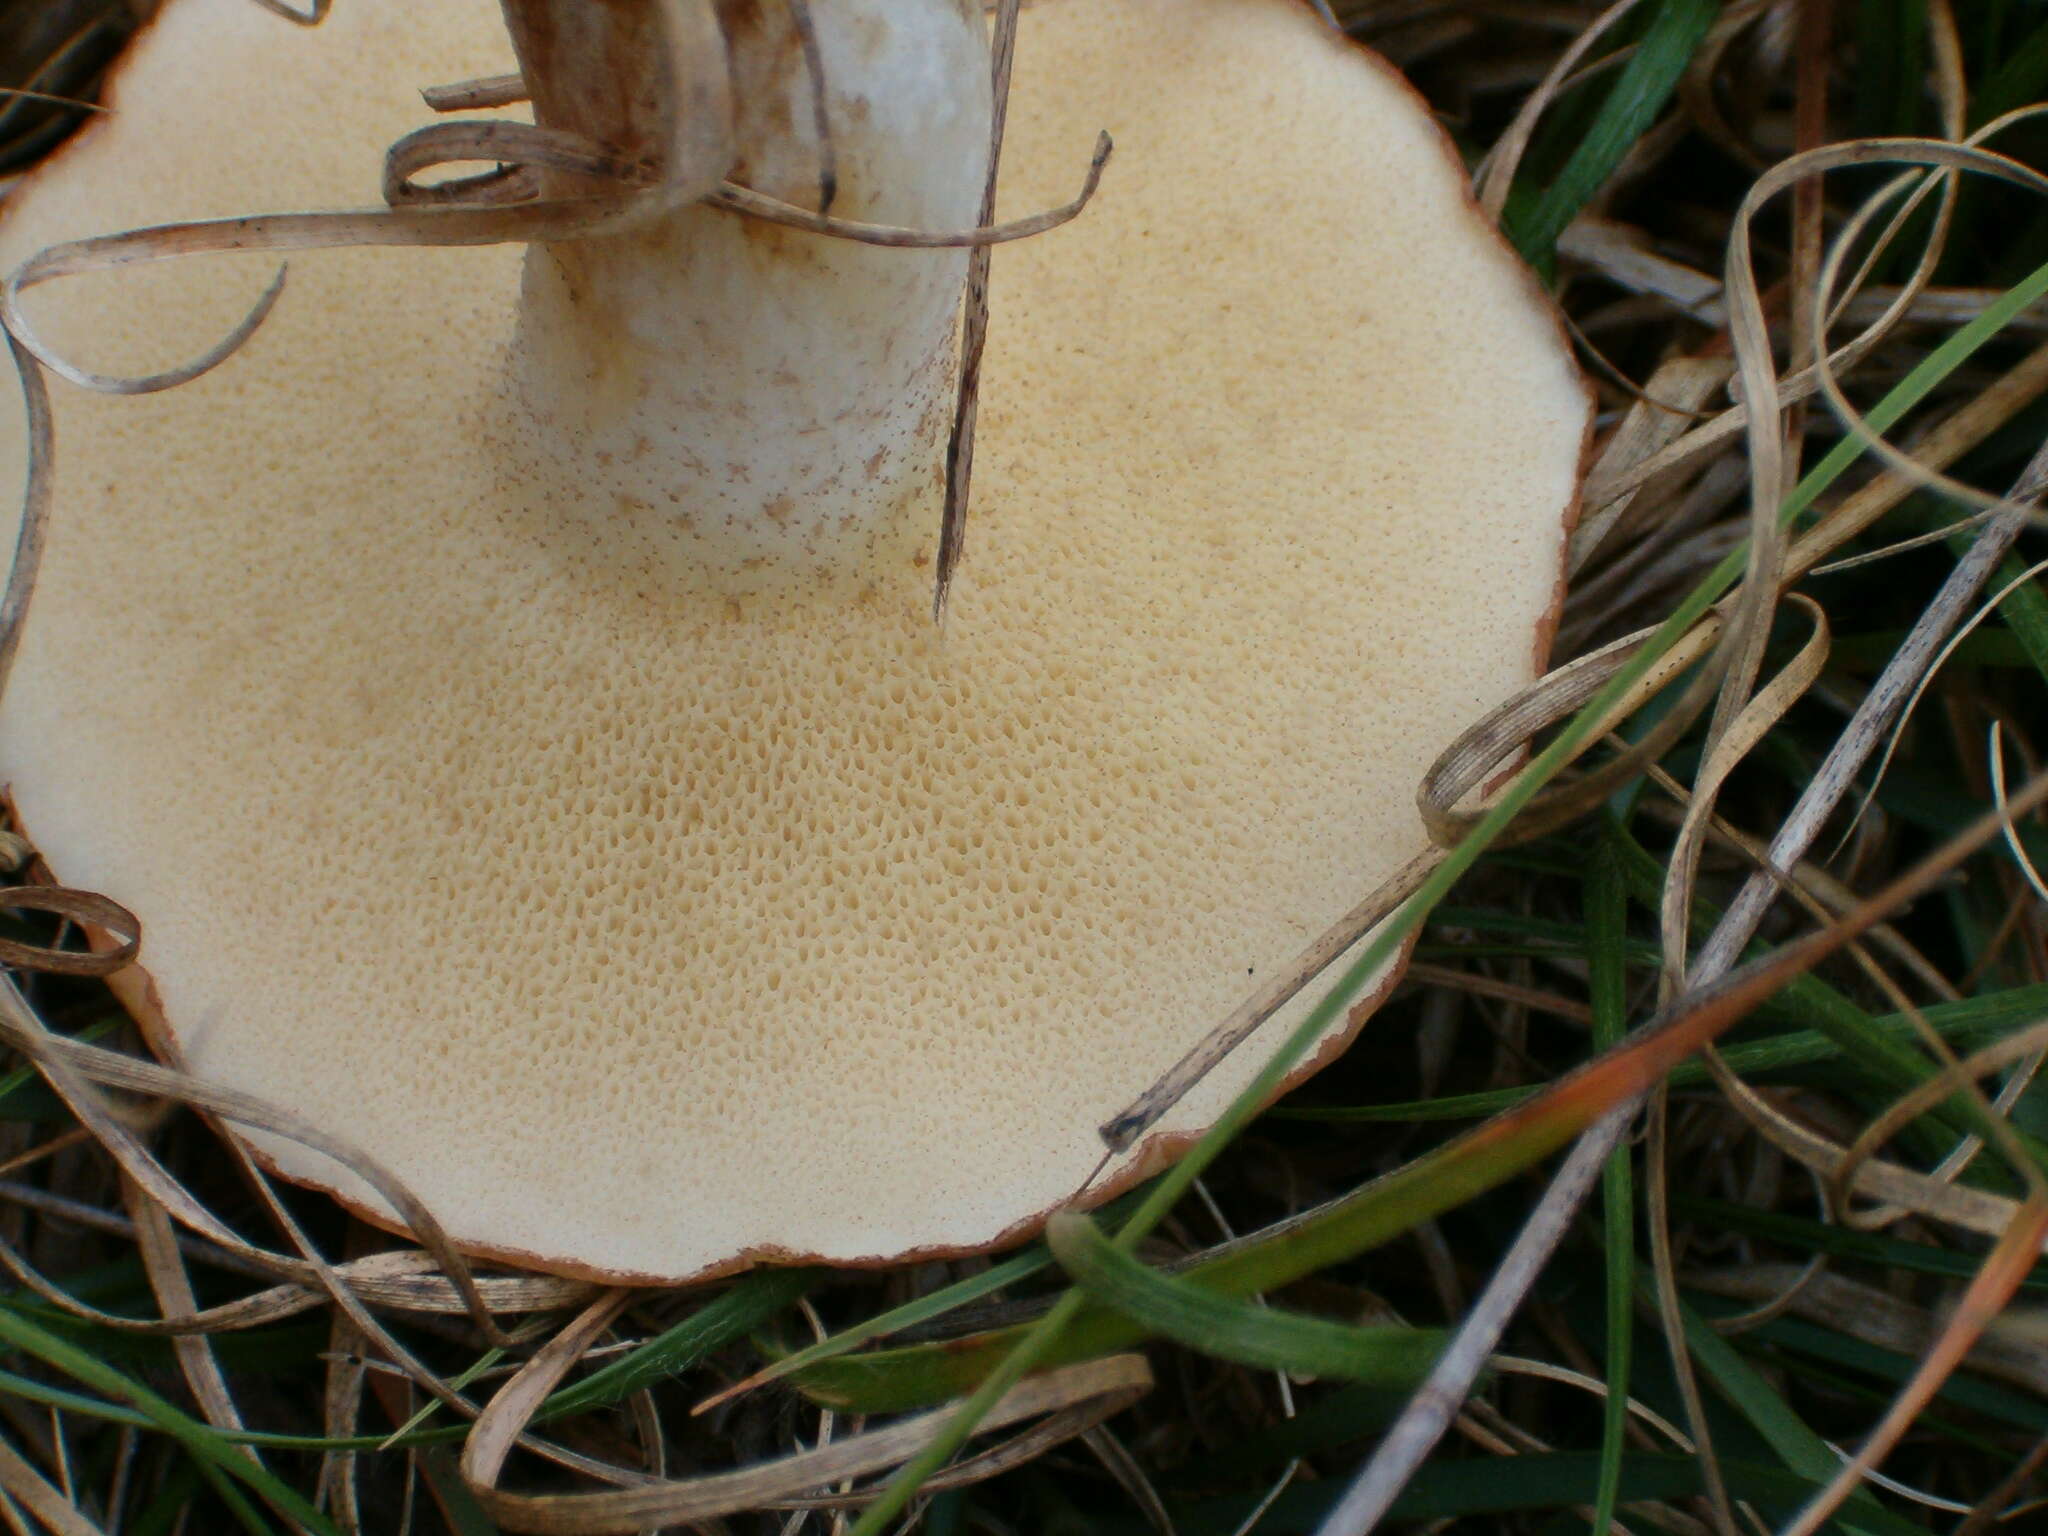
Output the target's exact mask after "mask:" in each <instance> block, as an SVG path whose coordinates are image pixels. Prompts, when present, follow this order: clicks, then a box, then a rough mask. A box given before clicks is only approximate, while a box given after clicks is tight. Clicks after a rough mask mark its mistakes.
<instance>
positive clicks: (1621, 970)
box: [1586, 827, 1636, 1531]
mask: <svg viewBox="0 0 2048 1536" xmlns="http://www.w3.org/2000/svg"><path fill="white" fill-rule="evenodd" d="M1614 840H1615V832H1614V829H1613V828H1612V827H1610V828H1608V829H1607V832H1606V835H1604V836H1603V837H1602V838H1601V839H1600V844H1599V846H1598V847H1597V848H1596V849H1595V850H1594V853H1593V862H1592V866H1591V868H1590V869H1589V870H1588V872H1587V879H1586V937H1587V943H1588V947H1589V950H1590V956H1589V958H1590V960H1591V966H1590V970H1589V973H1588V977H1587V981H1588V986H1587V990H1588V993H1589V995H1590V997H1591V1000H1592V1005H1593V1046H1594V1049H1596V1050H1602V1051H1604V1050H1610V1049H1612V1048H1613V1047H1614V1046H1615V1045H1616V1044H1618V1043H1619V1042H1620V1040H1621V1037H1622V1036H1623V1035H1624V1034H1625V1033H1626V1032H1627V1030H1628V960H1627V955H1626V947H1627V941H1628V886H1627V883H1626V882H1625V881H1624V880H1623V879H1622V874H1621V859H1620V855H1619V854H1618V853H1617V852H1616V851H1615V847H1614ZM1629 1159H1630V1154H1629V1149H1628V1143H1627V1142H1626V1140H1624V1141H1623V1142H1622V1144H1621V1145H1620V1146H1618V1147H1616V1148H1615V1149H1614V1151H1613V1152H1611V1153H1609V1154H1608V1158H1607V1167H1606V1168H1605V1169H1604V1170H1603V1171H1602V1173H1601V1179H1600V1209H1601V1231H1602V1233H1603V1235H1604V1237H1605V1242H1604V1244H1603V1248H1604V1256H1605V1260H1606V1271H1607V1273H1606V1282H1607V1400H1606V1402H1605V1404H1604V1405H1603V1408H1602V1416H1601V1425H1600V1480H1599V1483H1598V1485H1597V1487H1596V1489H1595V1492H1594V1496H1593V1529H1594V1530H1595V1531H1606V1530H1610V1529H1612V1528H1613V1524H1614V1508H1615V1505H1616V1503H1617V1502H1618V1501H1619V1499H1620V1497H1621V1461H1622V1453H1623V1451H1624V1450H1625V1449H1626V1446H1627V1433H1628V1393H1629V1364H1630V1361H1629V1348H1630V1345H1631V1343H1632V1342H1633V1341H1634V1338H1635V1308H1634V1291H1635V1284H1634V1275H1635V1263H1636V1261H1635V1208H1636V1201H1635V1178H1634V1165H1633V1164H1632V1163H1631V1162H1630V1160H1629Z"/></svg>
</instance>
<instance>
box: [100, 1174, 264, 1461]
mask: <svg viewBox="0 0 2048 1536" xmlns="http://www.w3.org/2000/svg"><path fill="white" fill-rule="evenodd" d="M121 1198H122V1200H123V1201H124V1202H125V1203H126V1204H127V1206H128V1213H129V1215H130V1216H132V1217H133V1218H134V1220H135V1236H136V1244H135V1246H136V1249H137V1251H139V1252H140V1253H141V1255H142V1266H143V1272H144V1273H145V1274H146V1275H148V1277H149V1288H150V1290H151V1291H152V1292H154V1293H155V1295H156V1303H157V1307H158V1309H159V1310H161V1311H162V1313H163V1316H164V1321H165V1322H167V1323H172V1324H179V1323H183V1324H186V1325H187V1328H188V1329H189V1325H190V1323H191V1320H192V1318H193V1316H194V1315H195V1314H196V1313H197V1312H198V1310H199V1298H198V1297H197V1296H195V1295H194V1294H193V1291H192V1279H191V1276H189V1275H187V1274H186V1273H185V1259H184V1255H183V1254H181V1253H180V1252H179V1251H178V1240H177V1236H176V1234H175V1233H174V1232H173V1231H172V1229H171V1221H170V1218H169V1217H168V1216H166V1215H165V1214H164V1208H163V1207H162V1206H161V1205H158V1204H157V1203H156V1202H155V1201H154V1200H152V1199H151V1198H150V1197H149V1195H148V1193H147V1192H146V1191H145V1190H144V1189H143V1188H142V1187H141V1186H140V1185H139V1184H137V1183H136V1182H135V1181H134V1180H133V1179H130V1178H127V1177H123V1178H122V1180H121ZM171 1349H172V1352H173V1353H174V1354H175V1355H176V1356H177V1360H178V1369H179V1370H180V1371H182V1372H183V1373H184V1377H185V1385H186V1386H188V1387H190V1388H191V1389H192V1398H193V1401H195V1402H196V1403H198V1404H199V1411H200V1413H201V1414H203V1415H204V1416H205V1418H206V1422H207V1423H209V1424H211V1425H212V1426H213V1427H214V1428H215V1429H227V1430H238V1429H241V1428H242V1427H243V1425H242V1415H241V1412H240V1410H239V1409H237V1408H236V1407H235V1400H234V1398H233V1396H232V1395H230V1393H229V1392H228V1383H227V1377H226V1376H225V1375H223V1374H222V1372H221V1368H220V1361H219V1360H218V1359H217V1358H215V1356H214V1353H213V1342H212V1340H211V1339H209V1338H207V1337H206V1336H205V1335H203V1334H198V1333H194V1332H190V1331H180V1332H177V1333H175V1334H173V1335H172V1338H171ZM249 1456H250V1457H251V1459H252V1460H258V1461H260V1460H261V1459H262V1458H261V1457H259V1456H257V1454H256V1452H255V1451H253V1450H251V1451H249Z"/></svg>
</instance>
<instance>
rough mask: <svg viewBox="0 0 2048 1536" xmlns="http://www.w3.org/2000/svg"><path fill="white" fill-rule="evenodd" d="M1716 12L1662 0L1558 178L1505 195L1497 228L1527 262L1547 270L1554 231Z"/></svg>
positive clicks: (1645, 119)
mask: <svg viewBox="0 0 2048 1536" xmlns="http://www.w3.org/2000/svg"><path fill="white" fill-rule="evenodd" d="M1719 14H1720V6H1719V4H1718V3H1717V0H1664V3H1663V4H1662V5H1660V6H1658V8H1657V11H1656V14H1655V15H1654V16H1653V17H1652V18H1651V20H1650V25H1649V28H1648V30H1646V31H1645V32H1644V33H1643V37H1642V41H1641V42H1640V43H1638V44H1637V45H1636V50H1635V52H1634V53H1633V54H1632V55H1631V56H1630V58H1629V61H1628V62H1627V63H1626V64H1624V65H1623V66H1622V68H1621V73H1620V74H1619V76H1617V77H1616V79H1615V82H1614V85H1613V87H1612V89H1610V90H1609V91H1608V93H1607V99H1606V100H1605V101H1603V102H1602V103H1601V104H1600V111H1599V113H1598V115H1597V116H1595V118H1594V119H1593V124H1592V127H1591V129H1590V130H1589V131H1588V132H1587V133H1586V135H1585V137H1584V138H1582V139H1580V141H1579V143H1578V146H1577V147H1576V148H1575V149H1574V150H1573V151H1572V154H1571V158H1570V159H1568V160H1567V161H1566V162H1565V164H1564V169H1563V170H1561V171H1559V172H1558V174H1557V178H1556V179H1555V180H1554V181H1552V182H1551V183H1550V185H1549V186H1547V187H1545V188H1544V189H1543V190H1542V191H1541V192H1538V193H1535V194H1533V195H1526V196H1523V197H1521V198H1515V197H1510V198H1509V200H1508V206H1507V209H1506V213H1505V217H1504V218H1503V219H1502V221H1501V222H1502V228H1503V230H1504V231H1505V233H1506V234H1507V237H1508V240H1509V242H1510V243H1511V244H1512V245H1513V246H1514V248H1515V249H1516V250H1518V251H1520V252H1521V253H1522V257H1523V259H1524V260H1526V261H1527V262H1528V263H1529V264H1530V265H1531V266H1533V267H1535V268H1536V269H1537V270H1538V271H1541V272H1548V270H1549V268H1550V265H1551V262H1552V260H1553V253H1554V251H1555V249H1556V246H1557V237H1558V236H1559V235H1560V234H1562V233H1563V232H1564V227H1565V225H1567V224H1569V223H1571V221H1572V220H1573V219H1575V218H1576V217H1578V214H1579V210H1580V209H1582V208H1584V207H1585V206H1586V204H1587V203H1588V202H1589V201H1591V200H1592V197H1593V194H1594V193H1596V192H1598V191H1599V190H1600V187H1601V184H1602V183H1603V182H1605V181H1606V180H1607V178H1608V177H1609V176H1611V175H1613V174H1614V169H1615V167H1616V166H1618V165H1620V164H1621V162H1622V159H1623V157H1624V156H1626V155H1627V154H1628V152H1629V150H1631V149H1632V148H1634V147H1635V144H1636V141H1637V140H1638V139H1640V138H1641V137H1642V136H1643V135H1644V134H1645V133H1646V132H1648V131H1649V127H1650V124H1651V123H1653V122H1655V121H1656V119H1657V114H1658V113H1659V112H1662V111H1663V110H1664V104H1665V103H1666V102H1667V101H1669V100H1670V99H1671V93H1672V92H1673V91H1675V90H1676V89H1677V88H1678V81H1679V77H1680V76H1681V75H1683V74H1684V73H1685V66H1686V65H1687V64H1688V63H1689V62H1691V59H1692V55H1693V50H1694V49H1695V48H1697V47H1698V46H1699V44H1700V39H1702V38H1703V37H1705V36H1706V35H1707V29H1708V28H1709V27H1710V26H1712V25H1713V22H1714V18H1715V17H1716V16H1717V15H1719Z"/></svg>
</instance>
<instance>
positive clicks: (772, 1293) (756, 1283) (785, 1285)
mask: <svg viewBox="0 0 2048 1536" xmlns="http://www.w3.org/2000/svg"><path fill="white" fill-rule="evenodd" d="M822 1277H823V1272H822V1271H820V1270H815V1269H761V1270H756V1271H755V1272H754V1273H752V1274H750V1275H747V1276H745V1277H743V1278H742V1279H740V1280H739V1281H738V1282H736V1283H735V1284H734V1285H733V1287H732V1289H731V1290H729V1291H727V1292H726V1293H725V1294H724V1295H722V1296H720V1297H718V1298H717V1299H716V1300H715V1301H710V1302H707V1303H705V1304H704V1305H703V1306H701V1307H699V1308H698V1309H697V1310H696V1311H695V1312H692V1313H691V1314H690V1315H689V1316H688V1317H686V1318H684V1319H683V1320H682V1321H681V1322H679V1323H677V1324H676V1325H675V1326H674V1327H673V1328H670V1329H668V1330H667V1331H665V1332H663V1333H661V1334H658V1335H657V1336H656V1337H654V1338H652V1339H649V1340H648V1341H647V1342H646V1343H645V1344H642V1345H641V1346H640V1347H639V1348H638V1349H636V1350H634V1351H633V1352H632V1353H631V1354H629V1355H625V1356H623V1357H621V1358H620V1359H617V1360H614V1361H612V1362H611V1364H609V1365H606V1366H604V1367H602V1368H600V1369H598V1370H595V1371H592V1372H591V1373H590V1374H589V1375H588V1376H586V1377H584V1378H583V1379H582V1380H581V1381H579V1382H577V1383H576V1384H575V1385H574V1386H568V1387H564V1388H563V1389H562V1390H561V1391H559V1392H557V1393H555V1394H554V1395H553V1396H552V1397H550V1398H548V1399H547V1401H546V1402H544V1403H542V1404H541V1405H540V1409H539V1411H538V1412H537V1413H535V1414H534V1419H535V1422H539V1421H541V1420H545V1419H556V1418H560V1417H561V1416H562V1415H563V1414H567V1413H580V1412H582V1411H583V1410H584V1409H586V1408H598V1407H602V1406H604V1405H605V1404H608V1403H616V1402H618V1401H620V1400H621V1399H623V1398H626V1397H630V1396H631V1395H632V1394H633V1393H635V1392H637V1391H639V1390H640V1389H641V1388H642V1387H646V1386H652V1385H653V1384H654V1383H655V1382H657V1381H661V1380H664V1379H665V1378H667V1377H669V1376H671V1375H674V1374H675V1373H676V1372H677V1371H683V1370H688V1369H689V1368H690V1367H691V1366H693V1365H695V1364H696V1363H697V1362H698V1361H699V1360H701V1359H703V1358H704V1357H705V1356H706V1355H708V1354H710V1353H711V1351H712V1350H714V1349H719V1348H722V1347H723V1346H724V1345H726V1344H729V1343H731V1342H732V1341H733V1340H734V1339H738V1338H743V1337H745V1336H746V1335H747V1334H749V1333H752V1332H753V1331H754V1330H755V1329H756V1328H759V1327H760V1326H761V1325H762V1324H763V1323H765V1322H767V1321H768V1320H769V1319H770V1318H772V1317H774V1316H775V1315H776V1314H777V1313H778V1312H780V1311H782V1310H783V1308H785V1307H789V1306H793V1305H794V1304H795V1303H796V1300H797V1298H798V1297H800V1296H802V1295H803V1294H804V1292H805V1291H807V1290H809V1289H810V1288H811V1287H812V1286H814V1285H816V1284H817V1283H818V1281H819V1280H820V1279H821V1278H822Z"/></svg>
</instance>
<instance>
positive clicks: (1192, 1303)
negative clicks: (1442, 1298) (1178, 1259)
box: [1045, 1211, 1444, 1387]
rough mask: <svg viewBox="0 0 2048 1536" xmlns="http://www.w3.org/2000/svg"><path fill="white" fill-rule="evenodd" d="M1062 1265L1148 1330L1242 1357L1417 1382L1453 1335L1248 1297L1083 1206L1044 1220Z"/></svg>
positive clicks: (1298, 1369)
mask: <svg viewBox="0 0 2048 1536" xmlns="http://www.w3.org/2000/svg"><path fill="white" fill-rule="evenodd" d="M1045 1235H1046V1241H1047V1242H1048V1243H1049V1244H1050V1245H1051V1247H1052V1251H1053V1254H1054V1256H1055V1257H1057V1258H1058V1259H1059V1261H1060V1266H1061V1267H1062V1268H1063V1269H1065V1270H1066V1272H1067V1273H1068V1274H1069V1275H1071V1276H1073V1278H1074V1281H1075V1283H1076V1284H1077V1285H1079V1286H1080V1287H1081V1288H1082V1289H1083V1290H1085V1291H1087V1292H1088V1294H1089V1295H1091V1296H1093V1297H1094V1298H1095V1299H1096V1300H1097V1301H1099V1302H1101V1303H1102V1304H1103V1305H1104V1306H1106V1307H1109V1308H1111V1309H1112V1310H1114V1311H1117V1312H1121V1313H1122V1314H1124V1315H1125V1316H1126V1317H1129V1318H1131V1319H1132V1320H1133V1321H1134V1322H1136V1323H1137V1324H1138V1325H1139V1326H1140V1327H1142V1328H1143V1329H1144V1330H1145V1332H1147V1333H1148V1334H1156V1335H1158V1336H1160V1337H1162V1338H1168V1339H1172V1340H1173V1341H1174V1342H1175V1343H1178V1344H1185V1345H1186V1346H1188V1347H1189V1348H1190V1349H1195V1350H1199V1351H1200V1352H1201V1353H1203V1354H1205V1355H1211V1356H1214V1357H1215V1358H1217V1359H1219V1360H1234V1361H1236V1362H1237V1363H1238V1364H1239V1365H1254V1366H1259V1367H1262V1368H1264V1369H1267V1370H1276V1371H1292V1372H1294V1373H1295V1374H1296V1375H1302V1376H1341V1377H1344V1378H1345V1379H1346V1380H1350V1381H1363V1382H1370V1383H1373V1384H1375V1385H1379V1386H1410V1387H1412V1386H1418V1385H1420V1384H1421V1382H1422V1379H1423V1377H1424V1376H1426V1375H1427V1374H1428V1373H1429V1368H1430V1366H1431V1365H1432V1364H1433V1363H1434V1362H1435V1360H1436V1357H1437V1356H1438V1355H1439V1354H1440V1353H1442V1351H1443V1345H1444V1336H1443V1334H1442V1333H1440V1332H1437V1331H1435V1330H1427V1329H1420V1328H1401V1327H1383V1328H1365V1327H1353V1326H1351V1325H1349V1324H1346V1323H1338V1322H1331V1321H1328V1320H1326V1319H1324V1318H1320V1317H1304V1316H1302V1315H1301V1314H1300V1313H1296V1312H1285V1311H1281V1310H1280V1309H1278V1308H1275V1307H1267V1306H1261V1305H1259V1304H1258V1303H1256V1302H1249V1301H1240V1300H1237V1299H1235V1298H1233V1297H1229V1296H1221V1295H1218V1294H1217V1293H1216V1292H1214V1291H1210V1290H1205V1289H1203V1288H1202V1287H1201V1286H1200V1285H1198V1284H1194V1283H1191V1282H1189V1281H1186V1280H1176V1279H1174V1278H1172V1277H1171V1276H1168V1275H1162V1274H1160V1273H1159V1272H1158V1271H1156V1270H1153V1269H1148V1268H1146V1267H1145V1266H1144V1265H1143V1264H1141V1263H1139V1262H1138V1261H1137V1260H1136V1259H1134V1258H1132V1257H1131V1256H1130V1255H1129V1254H1127V1253H1125V1252H1123V1251H1122V1250H1121V1249H1119V1248H1117V1247H1116V1246H1115V1245H1114V1244H1113V1243H1111V1242H1110V1240H1109V1239H1108V1238H1107V1237H1105V1236H1103V1234H1102V1229H1101V1228H1100V1227H1098V1226H1096V1225H1095V1223H1094V1222H1093V1221H1092V1220H1090V1219H1089V1218H1088V1217H1086V1216H1084V1215H1082V1214H1080V1213H1079V1212H1078V1211H1069V1212H1066V1213H1063V1214H1061V1215H1058V1216H1055V1217H1053V1219H1052V1221H1051V1222H1050V1223H1049V1224H1048V1225H1047V1226H1046V1229H1045Z"/></svg>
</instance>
